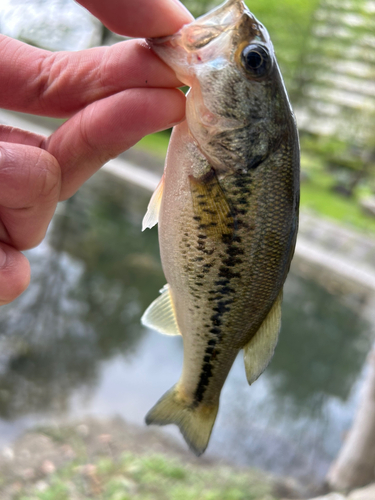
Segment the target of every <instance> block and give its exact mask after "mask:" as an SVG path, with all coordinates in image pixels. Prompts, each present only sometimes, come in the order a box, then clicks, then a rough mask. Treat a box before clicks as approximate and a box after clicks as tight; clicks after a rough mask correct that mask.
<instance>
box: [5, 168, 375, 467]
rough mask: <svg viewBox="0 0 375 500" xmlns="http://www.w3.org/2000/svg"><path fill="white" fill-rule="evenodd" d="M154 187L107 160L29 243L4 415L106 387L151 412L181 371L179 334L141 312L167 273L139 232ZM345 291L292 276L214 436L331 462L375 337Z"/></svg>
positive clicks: (263, 451) (44, 410) (265, 456)
mask: <svg viewBox="0 0 375 500" xmlns="http://www.w3.org/2000/svg"><path fill="white" fill-rule="evenodd" d="M148 199H149V193H147V192H145V191H143V190H141V189H138V188H135V187H133V186H129V185H123V184H122V183H119V182H118V181H116V180H115V179H113V178H112V177H109V176H108V174H105V173H101V174H99V175H97V176H96V177H95V178H94V179H93V180H91V181H90V182H89V183H88V184H87V185H86V186H85V187H84V188H83V189H82V190H81V191H80V192H79V193H78V195H76V196H75V197H74V198H72V199H71V200H69V201H68V202H66V203H64V204H63V205H61V207H60V209H59V212H58V214H57V215H56V217H55V219H54V223H53V225H52V227H51V229H50V232H49V237H48V241H47V242H46V243H44V244H42V245H41V246H40V247H39V248H37V249H35V250H33V251H31V252H29V258H30V259H31V262H32V270H33V276H32V284H31V286H30V289H29V290H28V292H27V293H26V294H25V295H23V296H22V297H20V298H19V299H18V300H17V301H16V302H14V303H13V304H11V305H9V306H6V307H4V308H3V309H2V311H1V313H2V314H1V317H0V332H1V336H0V353H1V354H0V417H1V418H2V419H3V422H2V425H3V426H4V425H5V421H6V420H8V421H9V422H10V423H9V429H11V426H12V423H11V421H12V420H15V419H17V418H20V417H23V416H27V415H29V414H33V413H37V414H39V415H46V414H51V413H56V412H58V413H59V414H61V413H62V412H69V410H70V409H71V407H72V401H73V399H74V398H75V401H76V402H77V400H80V401H84V403H82V404H81V406H82V405H85V407H86V410H87V411H98V408H100V409H102V406H103V405H102V406H100V405H98V403H97V402H98V401H99V400H102V401H105V405H104V406H105V408H106V410H107V411H110V410H111V411H113V412H117V413H121V414H122V415H123V416H124V418H126V419H129V420H133V421H137V422H139V423H141V421H142V418H143V415H144V413H145V411H147V410H148V409H149V407H151V405H152V404H153V403H154V402H155V401H156V399H158V397H160V396H161V394H162V393H163V392H164V391H165V390H166V389H168V388H169V387H170V386H171V385H172V384H173V383H174V382H176V380H177V378H178V376H179V374H180V369H181V350H182V345H181V341H180V339H175V338H169V337H161V336H158V335H157V334H155V333H151V332H148V331H147V330H145V329H144V328H142V327H141V325H140V322H139V320H140V316H141V313H142V312H143V310H144V309H145V308H146V307H147V306H148V305H149V303H150V302H151V301H152V300H153V299H154V298H155V296H156V294H157V291H158V289H160V288H161V287H162V286H163V284H164V277H163V274H162V271H161V267H160V261H159V253H158V242H157V232H156V231H155V230H153V231H146V232H144V233H141V232H140V227H141V220H142V217H143V214H144V211H145V208H146V206H147V202H148ZM343 298H345V297H343V296H340V295H338V296H335V295H333V294H332V293H330V292H329V291H327V290H326V289H324V287H322V286H319V285H317V284H315V283H313V282H312V281H309V280H306V279H303V278H301V277H298V276H296V275H293V274H292V275H291V276H290V277H289V278H288V281H287V285H286V289H285V300H284V306H283V327H282V333H281V338H280V342H279V345H278V348H277V350H276V355H275V357H274V359H273V361H272V363H271V365H270V366H269V368H268V369H267V371H266V372H265V374H264V375H263V376H262V377H261V378H260V379H259V380H258V381H257V382H256V383H255V384H254V385H253V386H252V387H251V388H249V387H248V386H247V383H246V380H245V371H244V367H243V361H242V356H240V357H239V358H238V359H237V360H236V363H235V365H234V367H233V370H232V372H231V373H230V376H229V378H228V382H227V383H226V385H225V387H224V391H223V397H222V402H221V409H220V412H219V418H218V421H217V424H216V426H215V430H214V434H213V438H212V443H211V445H210V448H209V450H211V451H212V452H214V453H217V454H222V453H223V449H225V456H226V457H227V458H231V459H233V460H236V461H238V462H241V463H247V464H249V463H250V464H255V465H259V466H263V467H267V468H270V469H272V470H276V471H278V472H284V473H285V472H286V473H289V474H290V473H292V474H293V473H298V474H300V473H301V474H302V473H306V471H309V472H311V470H312V465H313V468H314V469H315V470H317V469H319V467H320V468H322V470H323V469H324V467H326V465H327V464H328V463H329V461H330V460H331V458H332V457H333V456H334V453H335V452H336V451H337V449H338V447H339V446H340V439H341V434H342V433H343V432H344V431H345V429H346V426H347V425H348V422H349V419H350V418H351V416H352V414H353V410H354V403H353V401H354V399H353V398H355V394H356V387H357V386H356V385H355V384H354V383H355V381H357V380H358V377H359V376H360V372H361V367H362V364H363V362H364V358H365V355H366V352H367V349H368V346H369V340H368V325H367V324H366V323H365V321H364V320H362V319H361V318H360V316H359V315H358V314H357V312H356V310H355V307H354V308H352V309H351V308H349V307H347V306H346V305H345V304H344V303H343V302H342V299H343ZM353 387H354V389H353ZM88 395H91V396H92V397H91V400H90V397H88ZM72 398H73V399H72ZM90 401H91V403H90ZM124 401H125V402H124ZM95 405H96V406H95ZM73 406H74V405H73Z"/></svg>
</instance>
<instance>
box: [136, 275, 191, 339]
mask: <svg viewBox="0 0 375 500" xmlns="http://www.w3.org/2000/svg"><path fill="white" fill-rule="evenodd" d="M160 292H161V295H160V296H159V297H158V298H157V299H156V300H154V302H152V303H151V304H150V305H149V306H148V308H147V309H146V311H145V312H144V314H143V316H142V318H141V322H142V325H144V326H147V327H148V328H152V329H153V330H156V331H157V332H159V333H163V334H164V335H181V332H180V330H179V328H178V325H177V320H176V314H175V309H174V305H173V300H172V297H171V293H170V289H169V285H168V284H167V285H165V286H164V287H163V288H162V290H160Z"/></svg>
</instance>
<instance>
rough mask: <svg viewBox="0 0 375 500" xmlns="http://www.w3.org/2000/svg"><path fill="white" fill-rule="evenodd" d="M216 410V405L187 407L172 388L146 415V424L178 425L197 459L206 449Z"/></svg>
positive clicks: (175, 389)
mask: <svg viewBox="0 0 375 500" xmlns="http://www.w3.org/2000/svg"><path fill="white" fill-rule="evenodd" d="M218 409H219V405H218V404H217V405H215V406H205V405H204V404H200V405H199V406H198V407H196V408H193V407H191V406H188V405H187V404H186V402H184V401H183V400H182V398H181V397H180V396H179V394H178V389H177V388H176V386H173V387H172V389H170V390H169V391H168V392H166V393H165V394H164V396H162V397H161V398H160V399H159V401H158V402H157V403H156V405H155V406H154V407H153V408H151V410H150V411H149V412H148V413H147V415H146V424H147V425H150V424H157V425H167V424H176V425H178V427H179V429H180V431H181V434H182V435H183V436H184V438H185V441H186V442H187V444H188V445H189V448H190V449H191V450H192V451H193V452H194V453H195V454H196V455H197V456H198V457H199V455H202V453H203V452H204V451H205V449H206V448H207V445H208V442H209V440H210V436H211V431H212V427H213V425H214V423H215V419H216V415H217V411H218Z"/></svg>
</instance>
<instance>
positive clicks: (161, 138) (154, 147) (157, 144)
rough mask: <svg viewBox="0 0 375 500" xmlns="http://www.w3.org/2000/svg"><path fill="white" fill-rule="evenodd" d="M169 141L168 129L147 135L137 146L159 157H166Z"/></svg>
mask: <svg viewBox="0 0 375 500" xmlns="http://www.w3.org/2000/svg"><path fill="white" fill-rule="evenodd" d="M168 143H169V133H168V132H167V131H164V132H157V133H156V134H150V135H146V137H143V139H141V140H140V141H139V142H138V143H137V144H136V146H135V148H136V149H142V150H144V151H148V152H149V153H152V154H153V155H155V156H158V157H159V158H165V155H166V154H167V149H168Z"/></svg>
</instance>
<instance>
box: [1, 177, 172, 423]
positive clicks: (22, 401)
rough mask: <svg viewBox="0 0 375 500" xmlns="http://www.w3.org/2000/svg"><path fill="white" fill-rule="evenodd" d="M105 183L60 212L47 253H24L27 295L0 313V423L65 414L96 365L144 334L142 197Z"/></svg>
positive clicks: (147, 264) (147, 293)
mask: <svg viewBox="0 0 375 500" xmlns="http://www.w3.org/2000/svg"><path fill="white" fill-rule="evenodd" d="M102 180H103V178H102ZM105 180H106V183H105V187H102V186H101V183H100V182H98V180H96V181H95V182H92V183H91V185H90V186H89V187H87V189H83V190H82V192H81V193H80V194H79V195H78V196H76V197H74V198H72V199H71V200H70V201H68V202H67V203H66V204H65V206H63V207H61V208H62V209H61V210H60V212H59V214H58V215H57V216H56V218H55V220H54V224H53V227H52V228H51V231H50V234H49V238H48V244H44V245H42V246H41V247H39V248H38V249H37V250H35V251H32V252H29V258H30V259H31V263H32V270H33V273H32V275H33V276H32V284H31V286H30V289H29V290H28V291H27V293H26V294H25V295H24V296H22V297H21V298H19V299H18V300H17V301H16V302H14V303H13V304H11V305H9V306H7V307H5V308H3V310H2V315H1V318H0V331H1V333H2V337H1V338H0V342H1V352H2V356H1V365H0V367H1V371H0V387H1V389H0V391H1V392H0V416H1V417H2V418H7V419H11V418H15V417H19V416H21V415H24V414H27V413H29V412H35V411H46V410H58V411H63V410H66V409H67V402H68V398H69V395H70V393H71V391H72V390H73V389H74V388H75V387H76V386H77V385H82V384H86V385H90V386H92V387H93V386H94V385H95V384H96V382H97V368H98V367H97V364H98V362H100V361H104V360H106V359H108V358H110V357H111V356H113V355H114V354H119V353H121V354H123V355H125V354H129V353H131V352H133V351H134V349H135V345H136V344H137V342H139V340H140V339H141V338H142V335H144V333H145V331H144V330H142V329H141V328H140V324H139V318H140V314H141V312H142V311H143V310H144V309H145V308H146V307H147V305H148V304H149V303H150V302H151V300H153V298H154V297H155V294H156V293H157V290H158V289H159V288H161V286H162V285H163V284H164V278H163V274H162V271H161V268H160V263H159V260H158V243H157V234H156V232H155V231H153V232H151V231H149V232H147V233H145V235H144V237H140V229H139V228H140V221H141V214H142V212H143V210H144V206H145V204H146V203H147V201H146V200H147V199H148V197H149V194H148V193H146V192H145V193H143V192H142V191H138V190H136V191H134V189H131V188H129V187H127V188H126V187H124V186H123V185H117V184H116V183H115V182H114V181H113V180H112V179H110V180H109V179H107V178H106V179H105Z"/></svg>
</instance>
